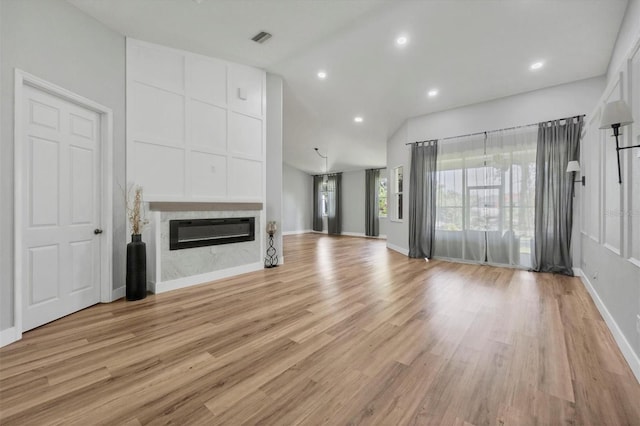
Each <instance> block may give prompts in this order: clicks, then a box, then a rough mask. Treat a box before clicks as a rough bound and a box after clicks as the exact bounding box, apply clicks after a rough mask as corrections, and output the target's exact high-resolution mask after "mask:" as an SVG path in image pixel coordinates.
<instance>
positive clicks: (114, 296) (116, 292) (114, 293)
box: [111, 286, 127, 302]
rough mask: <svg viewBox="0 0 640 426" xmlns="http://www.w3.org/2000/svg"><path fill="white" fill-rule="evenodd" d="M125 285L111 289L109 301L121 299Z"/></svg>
mask: <svg viewBox="0 0 640 426" xmlns="http://www.w3.org/2000/svg"><path fill="white" fill-rule="evenodd" d="M126 289H127V288H126V287H125V286H122V287H118V288H116V289H113V290H111V302H115V301H116V300H118V299H122V298H123V297H124V296H125V293H126Z"/></svg>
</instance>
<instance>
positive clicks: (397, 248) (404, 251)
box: [387, 242, 409, 256]
mask: <svg viewBox="0 0 640 426" xmlns="http://www.w3.org/2000/svg"><path fill="white" fill-rule="evenodd" d="M387 248H388V249H391V250H393V251H397V252H398V253H400V254H404V255H405V256H409V249H405V248H402V247H400V246H396V245H395V244H390V243H388V242H387Z"/></svg>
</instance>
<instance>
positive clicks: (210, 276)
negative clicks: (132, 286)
mask: <svg viewBox="0 0 640 426" xmlns="http://www.w3.org/2000/svg"><path fill="white" fill-rule="evenodd" d="M263 268H264V264H263V263H262V262H256V263H249V264H247V265H242V266H236V267H234V268H228V269H222V270H220V271H213V272H207V273H206V274H199V275H192V276H190V277H184V278H177V279H175V280H169V281H162V282H156V283H153V290H152V291H153V292H154V293H156V294H158V293H165V292H167V291H172V290H178V289H180V288H185V287H191V286H194V285H199V284H206V283H208V282H210V281H215V280H221V279H224V278H229V277H233V276H236V275H240V274H246V273H249V272H255V271H259V270H261V269H263Z"/></svg>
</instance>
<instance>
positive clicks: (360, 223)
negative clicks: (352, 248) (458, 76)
mask: <svg viewBox="0 0 640 426" xmlns="http://www.w3.org/2000/svg"><path fill="white" fill-rule="evenodd" d="M364 175H365V171H364V170H357V171H355V172H344V173H342V233H343V234H357V235H364V210H365V206H364V198H365V197H364V196H365V193H364Z"/></svg>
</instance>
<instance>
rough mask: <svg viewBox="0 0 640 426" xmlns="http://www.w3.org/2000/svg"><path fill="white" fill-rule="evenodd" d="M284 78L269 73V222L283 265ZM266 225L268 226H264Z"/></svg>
mask: <svg viewBox="0 0 640 426" xmlns="http://www.w3.org/2000/svg"><path fill="white" fill-rule="evenodd" d="M282 83H283V82H282V77H280V76H278V75H275V74H270V73H267V116H266V121H267V189H266V210H267V221H272V220H275V221H276V222H277V225H278V228H279V231H278V232H277V233H276V234H275V236H274V247H275V249H276V252H277V253H278V262H279V263H282V259H283V252H282V228H283V223H282V166H283V163H282ZM263 225H266V224H263ZM261 235H265V234H261Z"/></svg>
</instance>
